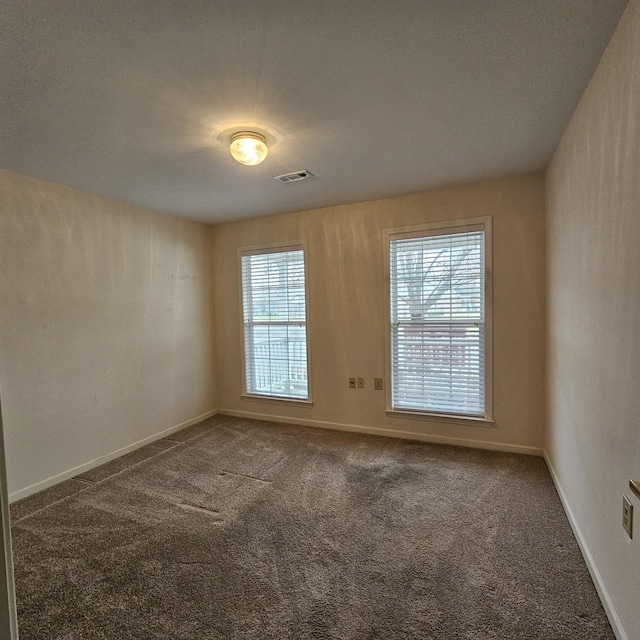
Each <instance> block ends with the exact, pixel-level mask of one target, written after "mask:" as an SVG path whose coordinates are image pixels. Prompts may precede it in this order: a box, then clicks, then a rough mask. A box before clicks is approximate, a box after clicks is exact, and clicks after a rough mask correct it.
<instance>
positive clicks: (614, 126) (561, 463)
mask: <svg viewBox="0 0 640 640" xmlns="http://www.w3.org/2000/svg"><path fill="white" fill-rule="evenodd" d="M547 192H548V196H547V197H548V205H547V206H548V209H547V215H548V218H547V219H548V310H549V319H548V326H549V341H548V389H549V391H548V421H549V422H548V436H547V443H546V447H547V455H548V460H549V462H550V465H551V466H552V468H553V470H554V473H555V475H556V482H557V486H558V488H559V490H560V492H561V494H562V496H563V498H564V501H565V506H566V508H567V511H568V513H569V514H570V517H571V519H572V520H573V523H574V527H575V530H576V533H577V535H578V538H579V539H580V541H581V542H582V545H583V549H584V551H585V555H586V556H587V559H588V560H589V562H590V563H591V566H592V570H593V574H594V576H595V577H596V582H597V583H598V584H599V586H600V588H601V592H602V596H603V599H604V601H605V604H606V605H607V607H608V608H609V613H610V618H611V619H612V621H613V623H614V626H615V628H616V630H617V632H618V637H619V638H625V637H626V638H628V639H629V640H632V639H633V640H636V639H637V638H640V607H639V606H638V605H639V602H640V600H639V594H640V500H638V499H636V498H633V499H632V500H633V502H634V504H635V509H636V518H635V520H636V523H635V524H636V534H635V540H634V541H633V542H632V541H630V540H629V539H628V538H627V537H626V534H625V533H624V531H623V529H622V525H621V522H622V495H623V494H625V493H626V494H628V495H630V491H629V488H628V480H629V478H630V477H635V478H636V479H640V331H639V328H640V2H639V1H638V0H631V2H630V4H629V6H628V7H627V10H626V13H625V15H624V17H623V18H622V21H621V22H620V25H619V27H618V30H617V31H616V33H615V35H614V37H613V39H612V41H611V43H610V45H609V48H608V49H607V51H606V53H605V55H604V57H603V59H602V61H601V63H600V66H599V68H598V70H597V72H596V74H595V75H594V77H593V79H592V81H591V83H590V84H589V87H588V88H587V91H586V93H585V95H584V97H583V98H582V101H581V102H580V104H579V106H578V108H577V110H576V112H575V114H574V116H573V119H572V121H571V123H570V125H569V127H568V128H567V130H566V132H565V134H564V137H563V138H562V141H561V144H560V145H559V147H558V149H557V151H556V153H555V156H554V158H553V161H552V163H551V165H550V167H549V170H548V174H547Z"/></svg>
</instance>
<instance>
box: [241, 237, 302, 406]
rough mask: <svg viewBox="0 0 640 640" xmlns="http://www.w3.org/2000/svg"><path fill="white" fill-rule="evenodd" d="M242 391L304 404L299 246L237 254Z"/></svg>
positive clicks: (300, 252)
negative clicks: (242, 364) (241, 334)
mask: <svg viewBox="0 0 640 640" xmlns="http://www.w3.org/2000/svg"><path fill="white" fill-rule="evenodd" d="M241 266H242V306H243V325H244V355H245V388H246V392H247V393H248V394H254V395H262V396H274V397H278V398H293V399H296V400H307V399H308V397H309V391H308V381H307V328H306V327H307V315H306V314H307V311H306V294H305V269H304V251H303V249H302V247H293V248H287V249H280V250H273V249H270V250H265V252H262V253H260V252H247V253H243V254H242V255H241Z"/></svg>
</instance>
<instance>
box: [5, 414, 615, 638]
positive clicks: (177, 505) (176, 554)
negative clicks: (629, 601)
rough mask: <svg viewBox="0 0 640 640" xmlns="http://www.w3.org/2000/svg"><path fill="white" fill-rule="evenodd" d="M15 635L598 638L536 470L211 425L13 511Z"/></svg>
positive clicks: (531, 465)
mask: <svg viewBox="0 0 640 640" xmlns="http://www.w3.org/2000/svg"><path fill="white" fill-rule="evenodd" d="M12 517H13V535H14V554H15V569H16V582H17V584H16V587H17V593H18V609H19V623H20V638H21V640H94V639H106V640H154V639H171V640H174V639H175V640H196V639H197V640H200V639H202V640H208V639H225V640H227V639H228V640H307V639H309V640H312V639H313V640H320V639H331V640H374V639H380V640H400V639H412V640H413V639H415V640H427V639H434V640H435V639H442V640H457V639H473V640H487V639H494V638H495V639H497V638H500V639H505V640H533V639H539V640H543V639H544V640H565V639H566V640H576V639H578V638H579V639H588V640H601V639H602V640H604V639H607V640H613V638H614V636H613V633H612V631H611V628H610V627H609V624H608V622H607V619H606V616H605V614H604V611H603V609H602V606H601V604H600V602H599V600H598V597H597V595H596V592H595V589H594V586H593V584H592V582H591V579H590V577H589V574H588V572H587V569H586V567H585V564H584V562H583V560H582V557H581V555H580V552H579V550H578V547H577V544H576V542H575V539H574V538H573V536H572V534H571V530H570V528H569V525H568V522H567V519H566V517H565V515H564V513H563V511H562V507H561V505H560V502H559V500H558V497H557V495H556V493H555V490H554V488H553V484H552V482H551V479H550V477H549V473H548V471H547V469H546V467H545V464H544V461H543V460H541V459H539V458H532V457H526V456H518V455H512V454H502V453H494V452H488V451H476V450H471V449H463V448H457V447H446V446H439V445H429V444H425V443H417V442H409V441H403V440H392V439H387V438H378V437H373V436H365V435H359V434H348V433H339V432H332V431H325V430H318V429H309V428H305V427H299V426H292V425H282V424H271V423H264V422H254V421H248V420H240V419H237V418H228V417H223V416H218V417H215V418H212V419H210V420H209V421H206V422H204V423H201V424H200V425H196V426H195V427H191V428H190V429H187V430H185V431H182V432H179V433H177V434H175V435H174V436H171V437H170V438H167V439H165V440H161V441H158V442H156V443H153V444H152V445H149V446H147V447H145V448H144V449H140V450H138V451H136V452H134V453H132V454H129V455H128V456H124V457H123V458H120V459H118V460H115V461H113V462H110V463H108V464H106V465H104V466H102V467H99V468H97V469H94V470H92V471H90V472H87V473H85V474H83V475H81V476H79V477H78V478H75V479H72V480H68V481H66V482H64V483H61V484H59V485H57V486H56V487H53V488H51V489H49V490H47V491H44V492H42V493H40V494H37V495H35V496H31V497H30V498H27V499H25V500H22V501H20V502H18V503H16V504H14V505H13V506H12Z"/></svg>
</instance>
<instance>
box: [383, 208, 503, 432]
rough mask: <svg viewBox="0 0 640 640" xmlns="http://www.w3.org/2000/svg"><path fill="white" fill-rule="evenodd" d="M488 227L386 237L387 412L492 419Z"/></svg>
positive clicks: (467, 225) (483, 223) (485, 222)
mask: <svg viewBox="0 0 640 640" xmlns="http://www.w3.org/2000/svg"><path fill="white" fill-rule="evenodd" d="M489 225H490V219H489V218H486V219H482V220H475V221H466V222H464V223H460V224H455V225H450V226H449V227H447V228H442V227H440V228H425V227H422V228H421V229H420V230H415V229H413V230H409V231H406V230H405V231H404V232H398V233H394V232H393V231H392V232H390V233H389V234H388V239H389V293H390V320H391V322H390V329H391V330H390V352H391V353H390V356H391V385H390V387H391V389H390V393H391V410H392V411H394V410H395V411H408V412H418V413H429V414H440V415H445V416H451V417H463V418H475V419H481V420H490V419H491V418H490V413H491V407H490V375H489V372H490V358H489V354H490V349H489V348H488V343H489V338H490V317H489V314H488V310H489V308H490V305H489V304H488V297H489V296H488V291H489V285H490V282H488V278H486V277H485V274H486V272H487V265H488V264H489V260H488V256H489V250H490V245H489V236H490V227H489Z"/></svg>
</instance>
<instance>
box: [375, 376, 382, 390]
mask: <svg viewBox="0 0 640 640" xmlns="http://www.w3.org/2000/svg"><path fill="white" fill-rule="evenodd" d="M373 388H374V389H375V390H376V391H382V388H383V385H382V378H374V379H373Z"/></svg>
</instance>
